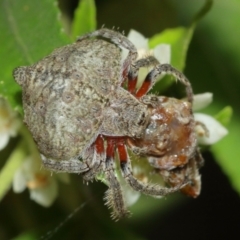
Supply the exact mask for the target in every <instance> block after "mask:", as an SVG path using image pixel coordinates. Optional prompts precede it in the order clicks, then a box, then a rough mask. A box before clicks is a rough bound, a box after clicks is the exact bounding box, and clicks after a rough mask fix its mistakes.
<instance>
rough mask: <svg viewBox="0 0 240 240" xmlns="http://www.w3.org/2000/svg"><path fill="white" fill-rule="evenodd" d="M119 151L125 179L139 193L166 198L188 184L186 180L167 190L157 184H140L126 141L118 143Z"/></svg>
mask: <svg viewBox="0 0 240 240" xmlns="http://www.w3.org/2000/svg"><path fill="white" fill-rule="evenodd" d="M116 144H117V151H118V155H119V160H120V166H121V171H122V175H123V177H124V178H125V179H126V181H127V182H128V184H129V185H130V186H131V187H132V188H133V189H134V190H135V191H138V192H142V193H143V194H146V195H150V196H165V195H168V194H170V193H173V192H176V191H178V190H179V189H181V188H183V187H184V186H185V185H186V184H187V182H186V181H185V180H184V181H183V182H182V183H181V184H179V185H177V186H174V187H171V188H167V187H162V186H158V185H156V184H144V183H142V182H140V181H139V180H138V179H136V178H135V177H134V176H133V172H132V167H131V163H130V159H129V156H128V153H127V149H126V146H125V141H124V139H120V140H118V141H117V143H116Z"/></svg>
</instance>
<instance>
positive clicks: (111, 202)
mask: <svg viewBox="0 0 240 240" xmlns="http://www.w3.org/2000/svg"><path fill="white" fill-rule="evenodd" d="M115 141H116V140H115V139H114V138H107V151H106V155H107V157H106V161H105V178H106V180H107V181H108V187H109V189H108V190H107V192H106V195H105V200H106V204H107V206H109V207H110V208H112V209H113V213H112V218H113V219H116V220H118V219H119V218H122V217H126V216H129V212H128V210H127V208H126V206H125V202H124V199H123V194H122V189H121V186H120V183H119V181H118V179H117V177H116V176H115V171H114V151H115Z"/></svg>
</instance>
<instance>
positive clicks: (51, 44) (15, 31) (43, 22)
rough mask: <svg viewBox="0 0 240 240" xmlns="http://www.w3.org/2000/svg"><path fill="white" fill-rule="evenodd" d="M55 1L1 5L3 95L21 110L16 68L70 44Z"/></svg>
mask: <svg viewBox="0 0 240 240" xmlns="http://www.w3.org/2000/svg"><path fill="white" fill-rule="evenodd" d="M56 3H57V2H56V1H52V0H41V1H32V0H24V1H15V0H1V3H0V32H1V42H2V43H3V44H1V46H0V66H1V71H0V95H3V96H4V97H6V98H7V99H8V101H9V102H10V104H11V105H12V107H13V108H18V109H21V98H20V94H19V93H20V91H21V90H20V87H19V86H18V85H17V83H16V82H15V81H14V79H13V77H12V71H13V69H14V68H15V67H17V66H22V65H29V64H33V63H34V62H36V61H38V60H39V59H41V58H42V57H44V56H46V55H47V54H49V53H50V52H51V51H53V50H54V49H55V48H57V47H60V46H62V45H65V44H66V43H68V42H69V40H68V38H67V36H66V35H65V34H64V33H63V31H62V27H61V24H60V21H59V14H60V12H59V10H58V8H57V4H56Z"/></svg>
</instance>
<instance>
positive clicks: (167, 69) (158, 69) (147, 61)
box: [128, 56, 193, 103]
mask: <svg viewBox="0 0 240 240" xmlns="http://www.w3.org/2000/svg"><path fill="white" fill-rule="evenodd" d="M148 66H155V67H154V69H153V70H151V71H150V72H149V73H148V74H147V76H146V78H145V79H144V81H143V83H142V86H141V87H140V88H139V89H138V91H137V92H136V93H135V94H134V90H135V88H136V84H137V74H138V70H139V69H140V68H141V67H148ZM164 73H166V74H170V75H172V76H174V77H175V78H176V79H177V80H179V81H180V82H181V83H182V84H183V85H184V86H185V87H186V93H187V98H188V101H189V102H190V103H192V101H193V91H192V87H191V84H190V82H189V80H188V79H187V78H186V77H185V76H184V74H182V73H181V72H180V71H178V70H177V69H175V68H174V67H172V66H171V65H170V64H159V62H158V60H157V59H156V58H155V57H153V56H149V57H147V58H144V59H140V60H138V61H136V62H135V64H133V67H132V69H130V70H129V73H128V91H129V92H131V93H132V94H134V95H135V96H136V98H140V97H142V96H144V95H145V94H147V92H148V91H149V90H151V88H152V86H153V85H154V84H155V82H156V80H157V79H158V77H159V76H160V75H161V74H164Z"/></svg>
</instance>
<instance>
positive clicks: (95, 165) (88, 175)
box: [83, 135, 106, 182]
mask: <svg viewBox="0 0 240 240" xmlns="http://www.w3.org/2000/svg"><path fill="white" fill-rule="evenodd" d="M92 148H94V149H93V153H91V154H90V156H87V158H86V159H89V161H86V163H87V164H88V165H90V166H89V169H90V170H89V171H87V172H85V173H83V179H84V181H86V182H88V181H92V180H93V179H94V178H95V177H96V175H97V174H98V173H99V172H101V171H103V170H104V164H103V163H104V161H105V159H106V153H105V149H104V140H103V137H102V136H101V135H99V136H98V137H97V139H96V140H95V142H94V144H93V146H92ZM85 155H86V154H85Z"/></svg>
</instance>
